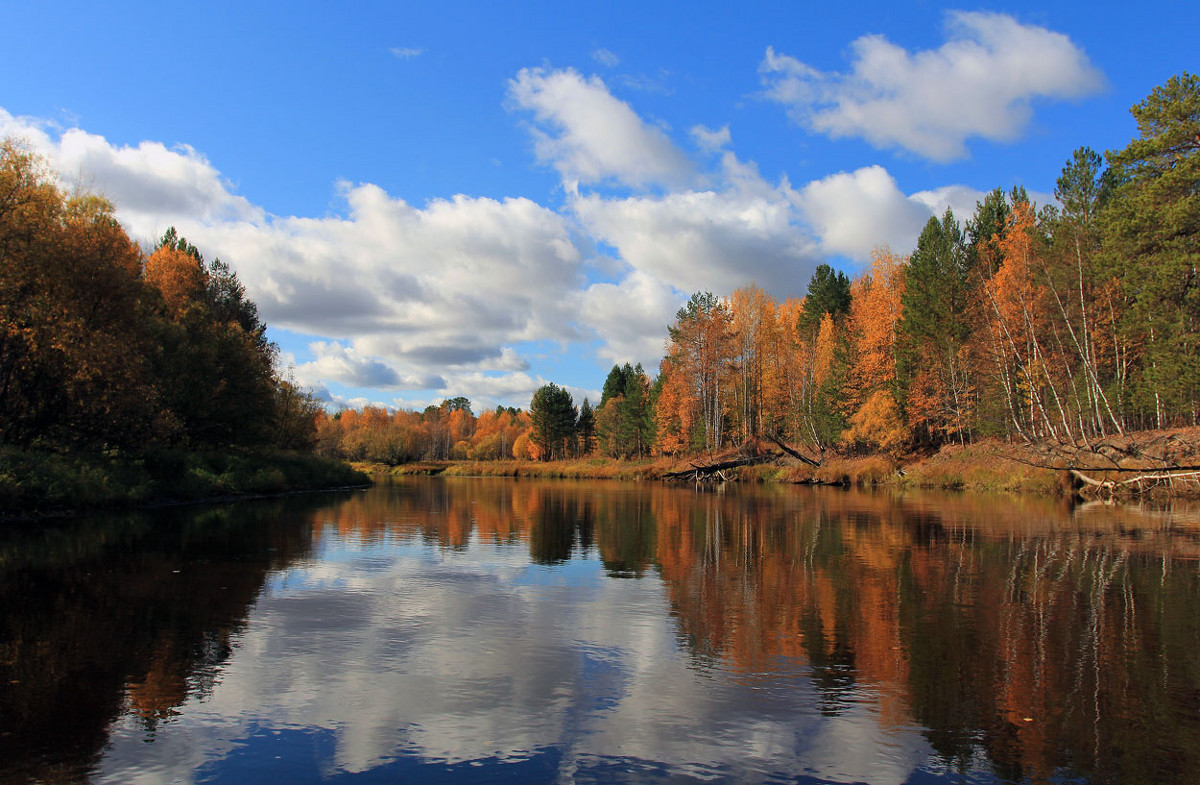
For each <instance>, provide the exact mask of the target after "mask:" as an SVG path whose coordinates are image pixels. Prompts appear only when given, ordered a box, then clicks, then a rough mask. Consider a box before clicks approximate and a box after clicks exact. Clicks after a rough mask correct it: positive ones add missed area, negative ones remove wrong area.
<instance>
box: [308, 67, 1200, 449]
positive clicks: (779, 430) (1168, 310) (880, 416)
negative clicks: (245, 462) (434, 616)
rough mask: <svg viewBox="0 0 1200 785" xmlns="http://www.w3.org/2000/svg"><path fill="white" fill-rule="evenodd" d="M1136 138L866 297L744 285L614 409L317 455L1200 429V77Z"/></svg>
mask: <svg viewBox="0 0 1200 785" xmlns="http://www.w3.org/2000/svg"><path fill="white" fill-rule="evenodd" d="M1132 111H1133V115H1134V118H1135V119H1136V121H1137V126H1138V130H1139V136H1138V138H1136V139H1134V140H1133V141H1131V142H1130V143H1129V144H1128V145H1127V146H1126V147H1125V148H1124V149H1122V150H1116V151H1110V152H1108V153H1107V154H1106V155H1104V156H1101V155H1100V154H1098V153H1096V152H1095V151H1093V150H1091V149H1089V148H1087V147H1082V148H1080V149H1078V150H1076V151H1075V152H1074V153H1073V154H1072V155H1071V157H1070V158H1069V160H1067V162H1066V164H1065V165H1064V167H1063V169H1062V172H1061V175H1060V176H1059V177H1058V179H1057V185H1056V188H1055V198H1056V200H1057V202H1058V204H1057V205H1036V204H1033V203H1032V202H1031V200H1030V198H1029V196H1028V194H1027V193H1026V191H1025V189H1024V188H1022V187H1019V186H1018V187H1013V188H1011V189H1008V190H1005V189H1003V188H997V189H995V190H993V191H992V192H990V193H988V194H987V195H986V197H985V198H984V199H983V200H982V201H980V202H978V203H977V205H976V209H975V213H974V214H973V215H971V216H966V217H960V216H956V215H954V214H953V213H952V212H951V211H950V210H947V211H946V212H945V214H944V215H943V216H941V217H940V218H931V219H930V220H929V222H928V223H927V224H926V226H925V228H924V230H923V231H922V232H921V234H920V237H919V238H918V239H917V242H916V248H915V250H913V251H912V253H911V254H908V255H901V254H897V253H895V252H894V251H892V250H890V249H888V248H878V249H877V250H876V251H875V253H874V256H873V260H872V263H871V265H870V267H869V269H867V270H865V271H864V272H862V273H861V274H860V275H858V276H857V277H855V278H854V279H853V280H851V279H849V278H847V276H846V275H845V274H844V273H842V272H838V271H836V270H834V269H832V268H831V267H830V266H828V265H821V266H819V267H818V268H817V270H816V272H815V273H814V274H813V276H812V278H811V280H810V282H809V284H808V290H807V295H806V296H805V297H803V298H801V299H788V300H784V301H779V300H777V299H775V298H773V297H772V296H771V295H770V294H769V293H767V292H765V291H763V290H762V289H760V288H758V287H756V286H753V285H747V286H745V287H743V288H741V289H738V290H737V291H735V292H733V293H731V294H728V295H726V296H718V295H714V294H712V293H709V292H700V293H696V294H694V295H692V297H691V298H690V300H689V301H688V302H687V304H686V305H685V306H684V307H683V308H681V309H680V310H679V312H678V314H677V316H676V320H675V322H674V324H672V325H671V326H669V327H668V329H667V335H666V336H665V337H666V356H665V357H664V358H663V360H662V362H661V365H660V367H659V368H658V373H657V374H656V375H654V377H653V378H652V376H651V374H650V373H647V371H646V370H644V369H643V368H642V367H641V366H636V367H631V366H630V365H625V366H615V367H613V369H612V371H611V372H610V373H609V375H608V377H607V379H606V380H605V382H604V387H603V393H602V397H601V399H600V401H599V402H598V403H596V404H595V406H593V403H592V402H591V401H588V400H586V399H585V400H584V401H583V402H582V404H581V405H580V406H578V407H576V406H575V405H574V403H573V401H572V399H571V396H570V394H569V393H568V392H567V391H566V390H564V389H563V388H561V387H558V386H557V385H555V384H549V385H546V386H544V387H542V388H541V389H540V390H538V391H537V393H536V394H535V395H534V397H533V399H532V401H531V404H530V408H529V411H527V412H526V411H519V410H516V409H504V408H501V409H497V410H496V411H487V412H484V413H482V414H481V415H480V416H478V417H476V416H475V415H474V414H473V413H472V412H471V410H470V402H469V401H467V400H465V399H451V400H449V401H446V402H445V403H444V404H443V405H442V406H441V407H430V408H429V409H427V410H425V411H424V412H420V413H418V412H408V411H398V412H387V411H384V410H380V409H370V408H368V409H366V410H363V411H346V412H342V413H340V414H337V415H334V416H333V417H322V418H321V423H320V425H319V433H320V437H319V440H318V441H319V444H320V446H321V447H320V449H322V450H323V451H325V452H327V453H329V454H331V455H337V456H339V457H343V458H350V459H358V460H363V459H365V460H373V461H380V462H385V463H398V462H404V461H412V460H419V459H422V458H435V459H450V458H458V459H471V460H486V459H495V458H508V457H517V458H522V459H545V460H548V459H556V458H563V457H573V456H580V455H588V454H592V453H599V454H602V455H606V456H611V457H615V458H628V457H635V456H648V455H665V456H681V455H692V454H697V453H702V452H703V453H712V452H717V451H720V450H722V449H725V448H727V447H731V446H735V445H741V444H745V443H746V442H747V441H748V440H757V439H770V440H781V441H785V442H789V443H791V444H793V445H799V446H800V447H801V449H804V450H807V451H808V454H810V455H819V454H820V453H823V452H824V451H825V450H829V449H836V450H839V451H844V452H851V453H864V452H877V453H889V454H893V455H900V454H905V453H911V452H914V451H916V452H921V451H928V450H931V449H936V448H937V447H939V446H942V445H945V444H948V443H956V442H957V443H964V444H965V443H969V442H973V441H977V440H979V439H983V438H988V437H997V438H1001V439H1005V440H1009V441H1013V440H1017V441H1022V442H1047V441H1048V442H1052V443H1057V444H1067V445H1078V444H1087V443H1089V442H1090V441H1091V440H1095V439H1098V438H1103V437H1105V436H1109V435H1113V434H1118V435H1119V434H1124V433H1126V432H1130V431H1138V430H1146V429H1163V428H1169V427H1179V426H1190V425H1196V424H1197V422H1198V418H1200V347H1198V345H1197V342H1198V340H1200V282H1198V281H1197V275H1196V270H1197V263H1198V261H1200V188H1198V183H1200V135H1197V133H1196V128H1197V118H1200V78H1197V77H1196V76H1193V75H1189V74H1186V73H1185V74H1183V75H1182V76H1178V77H1175V78H1172V79H1171V80H1169V81H1168V82H1167V83H1166V84H1165V85H1163V86H1161V87H1159V88H1157V89H1155V90H1154V92H1153V93H1152V94H1151V95H1150V96H1149V97H1147V98H1146V99H1145V100H1144V101H1143V102H1142V103H1140V104H1138V105H1137V106H1135V107H1134V108H1133V110H1132Z"/></svg>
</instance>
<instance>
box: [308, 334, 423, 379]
mask: <svg viewBox="0 0 1200 785" xmlns="http://www.w3.org/2000/svg"><path fill="white" fill-rule="evenodd" d="M309 349H310V350H311V351H312V353H313V354H314V355H316V359H315V360H313V361H312V362H308V363H301V364H300V365H297V366H295V367H294V370H293V372H294V373H295V374H296V378H297V379H298V380H300V381H301V383H311V384H320V383H321V382H323V381H326V380H332V381H335V382H340V383H341V384H345V385H347V386H350V387H373V388H376V389H380V390H437V389H441V388H442V387H444V386H445V385H446V380H445V379H443V378H442V377H440V376H434V375H417V374H408V375H404V376H402V375H401V374H400V373H399V372H397V371H396V369H395V368H392V367H391V366H390V365H388V364H387V363H384V362H381V361H380V360H378V359H376V358H372V357H365V356H363V355H360V354H359V353H358V352H356V351H355V350H354V349H353V348H351V347H346V346H343V345H342V344H340V343H338V342H336V341H329V342H326V341H317V342H315V343H312V344H310V345H309Z"/></svg>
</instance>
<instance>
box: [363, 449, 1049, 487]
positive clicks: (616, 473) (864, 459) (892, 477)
mask: <svg viewBox="0 0 1200 785" xmlns="http://www.w3.org/2000/svg"><path fill="white" fill-rule="evenodd" d="M732 456H733V454H732V453H731V454H729V455H723V456H714V457H713V458H712V459H711V460H713V461H716V460H722V459H728V458H730V457H732ZM1012 457H1016V458H1018V460H1012V459H1011V458H1012ZM1020 458H1021V456H1019V455H1016V454H1015V453H1014V451H1013V448H1012V447H1010V446H1009V445H1004V444H1001V443H995V442H993V443H982V444H975V445H969V446H967V447H958V446H952V447H946V448H944V449H943V450H941V451H940V452H938V453H936V454H934V455H932V456H927V457H922V458H912V459H907V460H897V459H895V458H891V457H888V456H883V455H871V456H841V455H826V457H825V459H824V460H823V461H822V464H821V465H820V466H817V467H813V466H806V465H804V464H801V463H800V462H799V461H795V460H791V459H779V460H767V461H765V462H763V463H758V464H754V465H749V466H742V467H739V468H736V469H731V470H727V471H726V472H725V476H726V477H727V478H729V479H732V480H738V481H741V482H778V483H793V484H801V483H803V484H821V485H846V486H857V487H896V488H939V489H946V490H970V491H980V492H1008V493H1038V494H1061V493H1065V492H1067V491H1068V490H1069V485H1068V484H1067V483H1066V482H1065V479H1064V477H1063V473H1062V472H1056V471H1053V470H1050V469H1039V468H1034V467H1031V466H1028V465H1025V464H1024V463H1022V462H1020ZM708 461H709V459H707V458H705V457H703V456H698V457H694V458H691V459H687V460H676V459H669V458H657V459H647V460H639V461H623V460H617V459H612V458H597V457H591V458H584V459H578V460H569V461H548V462H534V461H425V462H420V463H411V464H404V465H400V466H382V465H378V464H355V466H356V468H359V469H361V470H363V471H365V472H368V473H370V474H372V475H377V476H382V475H407V474H442V475H446V476H457V477H547V478H574V479H616V480H657V479H661V478H662V477H663V476H664V475H666V474H669V473H670V472H674V471H679V470H682V469H686V468H688V467H689V466H691V465H693V464H703V463H707V462H708Z"/></svg>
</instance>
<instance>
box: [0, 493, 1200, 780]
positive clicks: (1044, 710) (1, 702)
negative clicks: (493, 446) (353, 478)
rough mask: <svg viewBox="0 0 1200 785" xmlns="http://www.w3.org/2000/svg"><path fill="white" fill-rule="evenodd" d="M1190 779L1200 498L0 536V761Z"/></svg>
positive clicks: (140, 768)
mask: <svg viewBox="0 0 1200 785" xmlns="http://www.w3.org/2000/svg"><path fill="white" fill-rule="evenodd" d="M37 781H44V782H96V783H243V782H260V783H264V782H287V783H316V782H335V783H341V782H353V783H375V782H414V783H416V782H419V783H457V782H472V783H474V782H506V783H507V782H511V783H526V782H529V783H539V782H554V783H573V782H622V783H624V782H630V783H634V782H652V783H691V782H747V783H758V782H771V783H774V782H779V783H785V782H787V783H818V782H838V783H851V782H870V783H883V784H887V783H940V782H954V783H992V782H1045V781H1053V782H1072V783H1073V782H1089V783H1090V782H1105V783H1107V782H1114V783H1135V782H1136V783H1142V782H1145V783H1173V782H1181V783H1183V782H1191V783H1195V782H1200V515H1198V514H1197V512H1196V511H1195V510H1194V509H1192V510H1189V509H1187V508H1178V507H1177V508H1175V509H1174V510H1166V511H1163V510H1159V511H1148V510H1138V509H1130V508H1114V507H1102V506H1095V507H1082V508H1074V509H1071V508H1070V507H1068V506H1065V505H1060V504H1055V503H1052V502H1047V501H1041V500H1015V501H1014V500H1006V499H991V498H986V497H971V496H960V497H926V496H915V497H914V496H908V497H895V496H887V495H871V494H865V493H855V492H844V491H836V490H828V489H808V488H786V487H767V488H754V487H734V488H728V489H726V490H725V492H723V493H713V492H709V493H696V492H694V491H692V490H691V489H678V488H666V487H662V486H659V485H657V484H645V485H637V484H608V483H595V482H590V483H582V482H581V483H569V482H532V481H526V480H520V481H510V480H467V479H463V480H453V479H439V478H434V479H425V478H420V479H412V480H403V481H397V482H394V483H392V484H388V485H382V486H377V487H375V488H372V489H370V490H367V491H363V492H356V493H352V494H338V495H322V496H313V497H302V498H301V497H297V498H291V499H286V500H277V501H271V502H253V503H243V504H240V505H234V506H229V507H220V508H206V509H200V510H171V511H159V512H154V513H140V514H137V515H130V516H124V517H112V518H102V519H100V518H98V519H93V520H88V521H78V522H73V523H62V524H55V525H47V524H39V525H37V526H32V527H22V528H18V529H16V530H9V531H6V532H2V533H0V783H16V782H37Z"/></svg>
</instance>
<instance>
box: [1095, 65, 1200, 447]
mask: <svg viewBox="0 0 1200 785" xmlns="http://www.w3.org/2000/svg"><path fill="white" fill-rule="evenodd" d="M1131 111H1132V113H1133V116H1134V118H1135V119H1136V121H1137V126H1138V133H1139V136H1138V138H1136V139H1134V140H1133V141H1131V142H1130V143H1129V144H1128V145H1127V146H1126V147H1125V148H1124V149H1123V150H1119V151H1110V152H1109V153H1108V154H1107V157H1108V162H1109V165H1110V167H1112V169H1113V170H1114V179H1115V180H1116V181H1117V182H1119V183H1120V184H1119V185H1117V186H1116V189H1115V192H1114V194H1113V198H1111V199H1109V200H1107V202H1106V204H1105V207H1104V209H1103V212H1102V215H1101V218H1100V223H1101V230H1102V235H1103V242H1104V249H1103V252H1102V254H1103V261H1104V266H1105V272H1106V273H1107V274H1108V275H1109V276H1111V277H1113V278H1115V279H1116V280H1118V281H1120V284H1121V287H1122V289H1123V293H1124V295H1125V297H1126V298H1127V300H1128V304H1129V307H1128V309H1127V311H1126V313H1125V318H1124V320H1123V324H1122V328H1123V332H1124V333H1125V336H1126V337H1127V339H1128V340H1129V341H1130V342H1131V343H1133V344H1135V345H1140V346H1142V347H1144V349H1143V352H1142V356H1141V367H1140V374H1139V375H1138V378H1136V379H1135V380H1133V389H1132V390H1131V404H1132V406H1133V407H1134V409H1135V411H1136V413H1137V414H1139V415H1140V417H1139V424H1140V425H1142V426H1143V427H1147V426H1148V427H1165V426H1167V425H1169V424H1173V423H1185V422H1189V423H1194V422H1196V420H1197V417H1198V416H1200V351H1198V349H1197V347H1198V344H1200V277H1198V276H1197V269H1198V268H1200V77H1197V76H1196V75H1194V74H1189V73H1186V72H1184V73H1183V74H1181V75H1179V76H1173V77H1171V78H1170V79H1169V80H1168V81H1167V82H1166V83H1165V84H1163V85H1161V86H1159V87H1156V88H1155V89H1154V91H1153V92H1152V93H1151V94H1150V95H1149V96H1148V97H1147V98H1146V99H1145V100H1144V101H1142V102H1141V103H1139V104H1137V105H1136V106H1134V107H1133V108H1132V110H1131Z"/></svg>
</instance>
